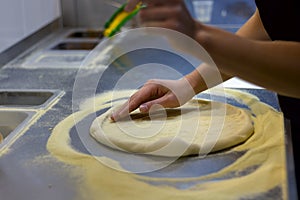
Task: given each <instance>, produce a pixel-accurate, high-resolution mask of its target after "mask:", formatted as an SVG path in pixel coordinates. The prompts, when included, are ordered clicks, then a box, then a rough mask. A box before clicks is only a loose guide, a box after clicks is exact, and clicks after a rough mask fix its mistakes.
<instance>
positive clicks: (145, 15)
mask: <svg viewBox="0 0 300 200" xmlns="http://www.w3.org/2000/svg"><path fill="white" fill-rule="evenodd" d="M175 11H176V10H175V9H172V8H170V7H165V6H164V7H151V8H150V7H149V8H147V9H144V10H141V11H140V14H139V17H140V19H141V21H142V22H143V21H144V22H146V21H157V20H165V19H168V18H170V17H174V13H175Z"/></svg>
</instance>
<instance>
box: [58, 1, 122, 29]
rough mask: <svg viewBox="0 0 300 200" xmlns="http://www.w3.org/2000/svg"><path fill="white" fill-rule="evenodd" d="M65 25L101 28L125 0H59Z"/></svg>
mask: <svg viewBox="0 0 300 200" xmlns="http://www.w3.org/2000/svg"><path fill="white" fill-rule="evenodd" d="M61 1H62V15H63V24H64V26H65V27H85V28H102V27H103V25H104V23H105V22H106V20H107V19H108V18H109V17H110V16H111V15H112V13H113V12H114V11H115V10H116V9H117V6H118V5H120V4H122V3H124V2H126V0H61Z"/></svg>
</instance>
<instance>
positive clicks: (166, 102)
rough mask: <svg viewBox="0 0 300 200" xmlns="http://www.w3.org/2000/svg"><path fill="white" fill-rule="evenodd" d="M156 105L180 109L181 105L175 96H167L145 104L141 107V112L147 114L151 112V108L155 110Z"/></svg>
mask: <svg viewBox="0 0 300 200" xmlns="http://www.w3.org/2000/svg"><path fill="white" fill-rule="evenodd" d="M154 105H160V106H162V107H164V108H174V107H178V106H179V103H178V101H177V99H176V97H175V96H173V95H165V96H163V97H161V98H158V99H154V100H152V101H148V102H146V103H143V104H142V105H140V107H139V110H140V112H142V113H147V112H149V110H150V109H151V108H152V109H153V106H154ZM157 108H159V107H157ZM154 109H155V108H154Z"/></svg>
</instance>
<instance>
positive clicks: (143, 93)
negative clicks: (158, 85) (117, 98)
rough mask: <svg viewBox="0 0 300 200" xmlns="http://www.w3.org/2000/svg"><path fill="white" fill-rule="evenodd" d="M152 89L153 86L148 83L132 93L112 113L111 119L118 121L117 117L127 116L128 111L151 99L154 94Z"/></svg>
mask: <svg viewBox="0 0 300 200" xmlns="http://www.w3.org/2000/svg"><path fill="white" fill-rule="evenodd" d="M152 90H153V88H152V87H151V86H150V85H149V84H145V86H144V87H142V88H141V89H140V90H139V91H137V92H136V93H134V94H133V95H132V96H131V97H130V99H129V100H128V101H127V102H126V103H125V104H123V105H122V106H121V107H120V108H119V109H118V110H116V111H114V112H113V113H112V115H111V119H112V120H113V121H118V120H119V119H121V118H124V117H126V116H128V115H129V113H130V112H132V111H134V110H135V109H137V108H138V107H139V106H140V105H141V104H142V103H144V102H147V101H149V100H153V98H155V95H153V91H152Z"/></svg>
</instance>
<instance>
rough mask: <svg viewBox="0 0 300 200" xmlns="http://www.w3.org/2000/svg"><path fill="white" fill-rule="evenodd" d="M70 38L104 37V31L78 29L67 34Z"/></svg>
mask: <svg viewBox="0 0 300 200" xmlns="http://www.w3.org/2000/svg"><path fill="white" fill-rule="evenodd" d="M67 37H68V38H98V39H102V38H103V31H100V30H86V31H76V32H73V33H71V34H69V35H68V36H67Z"/></svg>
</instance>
